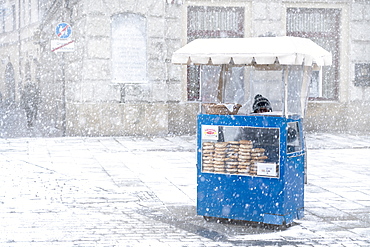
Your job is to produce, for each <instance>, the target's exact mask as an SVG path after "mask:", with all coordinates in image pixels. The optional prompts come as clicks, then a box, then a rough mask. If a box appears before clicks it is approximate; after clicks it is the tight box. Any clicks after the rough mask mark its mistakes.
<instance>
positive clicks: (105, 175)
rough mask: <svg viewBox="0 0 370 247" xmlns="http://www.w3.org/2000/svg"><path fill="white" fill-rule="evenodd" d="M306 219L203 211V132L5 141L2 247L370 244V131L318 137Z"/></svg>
mask: <svg viewBox="0 0 370 247" xmlns="http://www.w3.org/2000/svg"><path fill="white" fill-rule="evenodd" d="M306 141H307V146H308V148H309V150H308V184H306V186H305V217H304V218H303V219H301V220H297V221H295V222H294V223H293V224H292V226H290V227H276V226H269V225H264V224H257V223H251V222H242V221H227V220H226V221H215V222H207V221H205V220H204V219H203V217H201V216H198V215H197V214H196V165H195V164H196V154H195V149H196V137H195V136H174V137H171V136H168V137H158V138H156V137H140V138H139V137H66V138H60V137H58V138H41V137H34V138H9V139H0V174H2V179H1V180H0V192H1V193H0V232H1V234H0V246H14V247H18V246H38V247H39V246H171V247H172V246H181V247H183V246H296V247H300V246H370V237H369V236H370V217H369V215H370V189H369V188H370V179H369V178H370V166H369V165H368V164H369V163H368V161H369V160H370V152H369V149H370V137H369V136H353V135H348V134H330V133H323V134H321V135H320V134H308V135H307V137H306Z"/></svg>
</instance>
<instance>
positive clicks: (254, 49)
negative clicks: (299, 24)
mask: <svg viewBox="0 0 370 247" xmlns="http://www.w3.org/2000/svg"><path fill="white" fill-rule="evenodd" d="M276 59H278V61H279V63H280V64H285V65H301V64H304V65H306V66H312V65H314V64H316V65H318V66H326V65H331V63H332V55H331V53H330V52H328V51H326V50H324V49H323V48H322V47H320V46H319V45H317V44H315V43H314V42H313V41H311V40H309V39H306V38H299V37H289V36H282V37H259V38H219V39H196V40H194V41H192V42H190V43H189V44H187V45H185V46H183V47H182V48H180V49H178V50H177V51H175V52H174V53H173V55H172V63H174V64H190V63H193V64H209V63H210V62H211V63H212V64H227V63H229V62H230V61H231V60H233V61H234V63H235V64H250V63H252V61H255V62H256V63H257V64H271V63H274V61H275V60H276Z"/></svg>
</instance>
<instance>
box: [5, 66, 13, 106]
mask: <svg viewBox="0 0 370 247" xmlns="http://www.w3.org/2000/svg"><path fill="white" fill-rule="evenodd" d="M5 87H6V95H4V98H5V99H7V101H8V102H9V103H13V102H15V79H14V68H13V65H12V63H10V62H9V63H8V64H7V65H6V68H5Z"/></svg>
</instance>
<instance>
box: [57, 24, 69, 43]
mask: <svg viewBox="0 0 370 247" xmlns="http://www.w3.org/2000/svg"><path fill="white" fill-rule="evenodd" d="M55 34H56V35H57V36H58V38H60V39H68V38H69V37H70V36H71V34H72V27H71V26H70V25H69V24H68V23H65V22H62V23H59V24H58V25H57V26H56V28H55Z"/></svg>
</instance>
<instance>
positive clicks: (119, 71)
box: [111, 13, 147, 83]
mask: <svg viewBox="0 0 370 247" xmlns="http://www.w3.org/2000/svg"><path fill="white" fill-rule="evenodd" d="M111 49H112V50H111V52H112V80H113V82H115V83H143V82H147V58H146V19H145V17H143V16H141V15H137V14H131V13H124V14H118V15H115V16H114V17H113V18H112V47H111Z"/></svg>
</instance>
